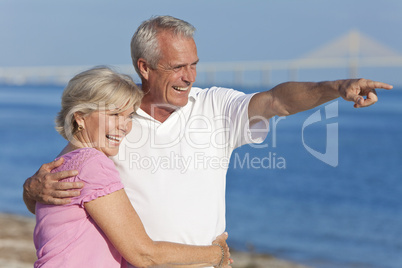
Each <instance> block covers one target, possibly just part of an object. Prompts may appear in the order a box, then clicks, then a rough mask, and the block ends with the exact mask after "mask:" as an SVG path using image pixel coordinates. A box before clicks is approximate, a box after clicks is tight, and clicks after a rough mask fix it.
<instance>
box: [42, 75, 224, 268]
mask: <svg viewBox="0 0 402 268" xmlns="http://www.w3.org/2000/svg"><path fill="white" fill-rule="evenodd" d="M141 98H142V92H141V90H139V89H138V87H137V86H136V85H135V84H134V82H133V81H132V79H131V78H130V77H129V76H126V75H122V74H118V73H115V72H113V71H112V70H111V69H109V68H106V67H98V68H94V69H90V70H88V71H85V72H82V73H80V74H78V75H76V76H75V77H74V78H73V79H71V81H70V82H69V84H68V85H67V87H66V88H65V90H64V92H63V96H62V108H61V111H60V112H59V115H58V117H57V119H56V129H57V131H58V132H59V133H60V134H61V135H62V136H63V137H64V138H65V139H66V140H67V141H68V144H67V146H66V147H65V148H64V149H63V150H62V152H61V153H60V156H61V157H63V158H64V162H63V164H62V165H61V166H60V167H58V168H56V169H55V170H53V171H52V172H59V171H63V170H71V169H75V170H78V171H79V173H78V175H77V176H74V177H70V178H66V179H64V181H70V182H74V181H82V182H84V183H85V186H84V188H83V189H82V191H81V195H80V196H79V197H74V198H72V202H71V203H70V204H68V205H63V206H55V205H44V204H41V203H39V202H38V203H36V209H35V210H36V220H37V223H36V227H35V232H34V242H35V247H36V249H37V256H38V260H37V261H36V262H35V267H97V268H99V267H107V268H112V267H125V266H126V264H127V263H126V261H127V262H129V263H131V264H132V265H134V266H139V267H147V266H159V265H169V264H170V265H186V267H187V266H189V265H194V266H222V264H225V265H227V264H228V263H230V261H229V249H228V246H227V244H226V239H227V234H226V233H225V234H222V235H220V236H219V237H217V238H216V240H215V241H213V245H210V246H190V245H183V244H176V243H169V242H154V241H152V240H151V239H150V238H149V237H148V235H147V234H146V232H145V229H144V226H143V225H142V222H141V220H140V218H139V217H138V215H137V213H136V212H135V210H134V208H133V207H132V205H131V203H130V201H129V199H128V198H127V196H126V193H125V191H124V189H123V185H122V183H121V182H120V177H119V174H118V172H117V170H116V169H115V166H114V164H113V162H112V160H110V159H109V158H108V157H110V156H114V155H116V154H117V152H118V150H119V145H120V142H121V140H122V139H123V138H124V137H125V135H126V134H127V133H128V132H130V130H131V117H132V115H133V114H134V113H135V109H136V108H137V107H138V106H139V104H140V101H141ZM134 131H135V130H134ZM161 224H163V223H162V221H161ZM125 260H126V261H125Z"/></svg>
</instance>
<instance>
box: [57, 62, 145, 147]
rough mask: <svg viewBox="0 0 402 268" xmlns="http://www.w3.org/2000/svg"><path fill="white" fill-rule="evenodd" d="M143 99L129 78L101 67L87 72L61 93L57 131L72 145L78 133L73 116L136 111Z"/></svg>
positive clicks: (80, 74) (74, 78)
mask: <svg viewBox="0 0 402 268" xmlns="http://www.w3.org/2000/svg"><path fill="white" fill-rule="evenodd" d="M142 96H143V93H142V91H141V90H140V89H139V88H138V86H137V85H136V84H135V83H134V81H133V79H132V78H131V77H130V76H128V75H125V74H119V73H116V72H114V71H113V70H112V69H110V68H109V67H104V66H100V67H95V68H92V69H89V70H87V71H84V72H82V73H79V74H77V75H76V76H74V77H73V78H72V79H71V80H70V82H69V83H68V85H67V86H66V88H65V89H64V92H63V96H62V98H61V110H60V112H59V113H58V115H57V117H56V130H57V132H59V133H60V135H62V136H63V137H64V138H65V139H66V140H69V141H71V140H72V138H73V136H74V133H75V132H76V131H77V129H78V124H77V122H76V121H75V118H74V113H77V112H78V113H80V114H81V115H83V116H86V115H89V114H90V113H92V112H94V111H97V110H101V109H105V110H114V111H116V112H121V111H124V110H126V109H128V108H130V107H134V110H137V108H138V107H139V106H140V103H141V99H142Z"/></svg>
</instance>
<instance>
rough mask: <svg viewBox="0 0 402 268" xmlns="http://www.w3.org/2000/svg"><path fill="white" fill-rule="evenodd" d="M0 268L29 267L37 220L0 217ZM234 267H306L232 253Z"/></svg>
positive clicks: (0, 215)
mask: <svg viewBox="0 0 402 268" xmlns="http://www.w3.org/2000/svg"><path fill="white" fill-rule="evenodd" d="M0 226H1V228H0V267H1V268H3V267H4V268H28V267H33V263H34V262H35V260H36V255H35V247H34V245H33V241H32V233H33V229H34V226H35V220H34V218H29V217H23V216H19V215H12V214H0ZM231 254H232V257H233V259H234V261H235V263H234V264H233V265H232V267H233V268H266V267H272V268H307V267H306V266H302V265H298V264H294V263H291V262H288V261H284V260H279V259H277V258H274V257H272V256H269V255H262V254H252V253H247V252H232V253H231Z"/></svg>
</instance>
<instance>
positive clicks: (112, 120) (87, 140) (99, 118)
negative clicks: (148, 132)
mask: <svg viewBox="0 0 402 268" xmlns="http://www.w3.org/2000/svg"><path fill="white" fill-rule="evenodd" d="M133 114H134V108H129V109H127V110H125V111H123V112H120V113H118V112H113V111H110V110H100V111H94V112H92V113H91V114H89V115H87V116H84V117H82V118H81V119H79V120H77V123H78V124H79V125H82V126H83V127H84V129H83V130H81V131H80V132H78V133H77V139H78V140H79V141H80V142H81V143H82V144H83V145H84V147H92V148H95V149H97V150H99V151H101V152H103V153H104V154H105V155H106V156H114V155H116V154H117V153H118V152H119V145H120V143H121V141H122V140H123V138H124V137H125V136H126V135H127V134H128V133H129V132H130V130H131V127H132V122H131V120H132V116H133ZM79 121H80V122H79Z"/></svg>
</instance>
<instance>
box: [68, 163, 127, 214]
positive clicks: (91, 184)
mask: <svg viewBox="0 0 402 268" xmlns="http://www.w3.org/2000/svg"><path fill="white" fill-rule="evenodd" d="M77 179H78V180H79V181H82V182H84V184H85V186H84V188H83V189H82V190H81V195H80V196H79V198H78V199H76V200H73V203H75V204H77V205H80V206H81V207H83V206H84V203H86V202H89V201H92V200H94V199H96V198H98V197H101V196H105V195H108V194H111V193H113V192H115V191H118V190H120V189H123V188H124V186H123V184H122V182H121V180H120V176H119V172H118V171H117V170H116V167H115V165H114V163H113V161H112V160H110V159H109V158H107V157H106V156H105V155H97V156H94V157H91V158H90V159H88V160H87V161H85V163H84V164H83V165H82V168H81V170H80V171H79V174H78V175H77Z"/></svg>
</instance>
